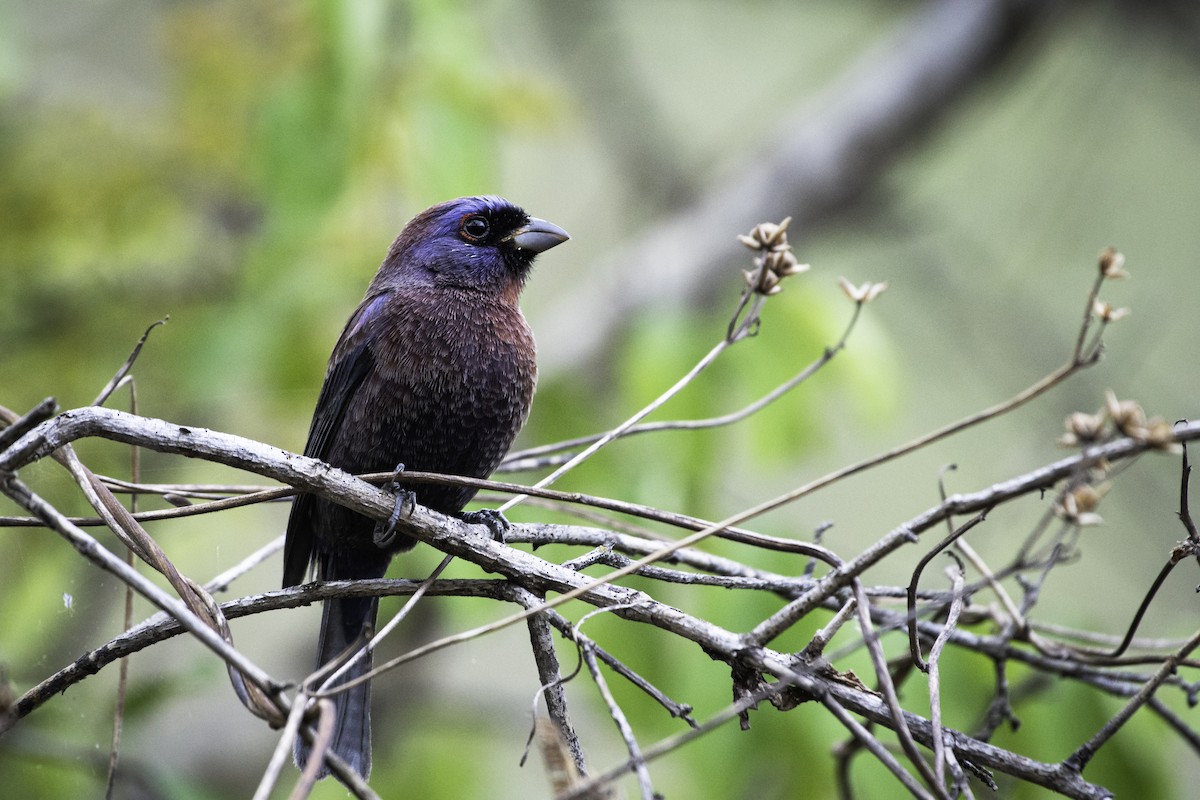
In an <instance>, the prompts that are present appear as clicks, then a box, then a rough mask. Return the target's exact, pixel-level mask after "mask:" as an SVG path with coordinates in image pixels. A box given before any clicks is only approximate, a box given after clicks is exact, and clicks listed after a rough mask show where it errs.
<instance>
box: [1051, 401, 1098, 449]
mask: <svg viewBox="0 0 1200 800" xmlns="http://www.w3.org/2000/svg"><path fill="white" fill-rule="evenodd" d="M1106 420H1107V418H1106V417H1105V415H1104V409H1101V410H1100V411H1097V412H1096V413H1095V414H1088V413H1085V412H1083V411H1076V412H1075V413H1073V414H1071V415H1070V416H1068V417H1067V419H1066V423H1065V425H1066V429H1067V432H1066V434H1065V435H1064V436H1063V437H1062V438H1061V439H1059V440H1058V441H1059V443H1060V444H1063V445H1066V446H1067V447H1074V446H1076V445H1080V444H1092V443H1093V442H1096V441H1099V439H1100V436H1101V434H1103V433H1104V423H1105V421H1106Z"/></svg>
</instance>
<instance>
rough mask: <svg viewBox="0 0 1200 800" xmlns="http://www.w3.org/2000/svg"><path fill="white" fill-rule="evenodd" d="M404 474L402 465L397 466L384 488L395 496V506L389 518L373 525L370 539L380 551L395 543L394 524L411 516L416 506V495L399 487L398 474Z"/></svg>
mask: <svg viewBox="0 0 1200 800" xmlns="http://www.w3.org/2000/svg"><path fill="white" fill-rule="evenodd" d="M401 472H404V465H403V464H397V465H396V468H395V469H394V470H392V473H393V474H392V482H391V483H389V484H388V485H387V486H386V487H385V488H386V489H387V490H388V491H389V492H392V493H393V494H395V495H396V505H395V507H394V508H392V513H391V516H389V517H388V518H387V521H386V522H384V521H382V520H380V521H379V522H376V523H375V531H374V533H373V534H372V538H373V539H374V541H375V546H376V547H379V548H381V549H385V550H386V549H387V548H389V547H391V545H392V544H393V543H394V542H395V541H396V536H397V535H398V534H397V533H396V524H397V523H398V522H400V518H401V517H403V516H406V515H408V514H411V513H412V511H413V507H414V506H415V505H416V504H417V495H416V493H415V492H412V491H409V490H408V489H405V488H404V487H403V486H401V485H400V481H399V477H400V473H401Z"/></svg>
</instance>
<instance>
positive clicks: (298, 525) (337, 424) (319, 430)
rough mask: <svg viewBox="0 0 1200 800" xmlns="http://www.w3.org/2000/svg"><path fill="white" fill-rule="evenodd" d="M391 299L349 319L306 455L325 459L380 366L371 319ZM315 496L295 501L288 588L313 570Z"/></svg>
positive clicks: (376, 300) (367, 305)
mask: <svg viewBox="0 0 1200 800" xmlns="http://www.w3.org/2000/svg"><path fill="white" fill-rule="evenodd" d="M386 301H387V295H386V294H380V295H376V296H375V297H373V298H370V299H369V300H367V301H365V302H363V304H362V305H360V306H359V307H358V310H357V311H356V312H355V313H354V316H352V317H351V318H350V321H349V322H347V323H346V328H345V330H343V331H342V336H341V338H340V339H338V343H337V346H335V347H334V348H333V356H332V357H331V358H330V363H329V369H328V371H327V372H326V374H325V383H324V385H322V386H321V394H320V395H319V396H318V397H317V408H316V411H314V412H313V419H312V427H310V428H309V431H308V444H306V445H305V447H304V455H306V456H310V457H311V458H320V459H324V458H325V456H326V454H327V453H328V452H329V445H330V442H331V441H332V440H333V438H334V436H335V435H336V433H337V432H338V430H339V429H340V428H341V425H342V419H343V417H344V416H345V414H346V407H347V406H348V405H349V404H350V401H351V399H353V397H354V394H355V392H357V391H358V387H359V386H360V385H361V384H362V382H363V379H364V378H365V377H366V376H367V374H368V373H370V372H371V369H372V368H373V367H374V366H375V356H374V353H372V351H371V344H372V342H373V340H374V333H373V329H374V327H375V326H374V325H372V324H371V323H372V322H373V321H374V320H375V319H376V318H377V317H378V316H379V313H380V311H381V310H382V308H383V306H384V304H385V302H386ZM315 500H316V498H315V497H314V496H313V495H311V494H298V495H296V500H295V502H294V503H293V504H292V513H291V516H290V517H288V527H287V536H286V538H285V539H284V545H283V585H284V586H285V587H287V586H296V585H297V584H300V583H303V582H304V577H305V575H306V574H307V573H308V565H309V561H310V560H311V558H312V549H313V522H312V510H313V503H314V502H315Z"/></svg>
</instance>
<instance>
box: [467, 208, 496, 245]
mask: <svg viewBox="0 0 1200 800" xmlns="http://www.w3.org/2000/svg"><path fill="white" fill-rule="evenodd" d="M490 228H491V225H490V224H489V223H488V221H487V218H485V217H481V216H479V215H478V214H472V215H471V216H469V217H467V218H466V219H464V220H463V221H462V234H463V238H464V239H466V240H467V241H468V242H479V241H482V240H483V239H485V238H487V235H488V230H489V229H490Z"/></svg>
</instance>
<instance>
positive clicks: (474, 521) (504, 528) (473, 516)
mask: <svg viewBox="0 0 1200 800" xmlns="http://www.w3.org/2000/svg"><path fill="white" fill-rule="evenodd" d="M458 518H459V519H461V520H462V521H463V522H465V523H467V524H468V525H486V526H487V529H488V530H489V531H491V533H492V538H493V539H495V540H496V541H497V542H503V541H504V534H506V533H508V529H509V528H510V527H511V523H509V521H508V520H507V519H505V518H504V515H503V514H501V513H500V512H499V511H497V510H496V509H494V508H481V509H479V510H478V511H461V512H459V514H458Z"/></svg>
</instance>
